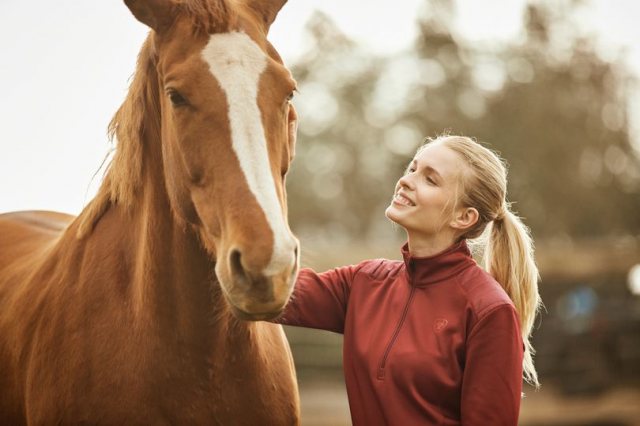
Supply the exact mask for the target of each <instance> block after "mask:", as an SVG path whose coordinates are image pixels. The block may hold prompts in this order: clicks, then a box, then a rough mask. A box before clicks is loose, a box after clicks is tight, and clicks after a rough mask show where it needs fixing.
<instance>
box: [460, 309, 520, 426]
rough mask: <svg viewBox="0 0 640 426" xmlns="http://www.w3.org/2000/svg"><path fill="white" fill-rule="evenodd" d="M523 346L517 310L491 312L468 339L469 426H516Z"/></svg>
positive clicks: (465, 416)
mask: <svg viewBox="0 0 640 426" xmlns="http://www.w3.org/2000/svg"><path fill="white" fill-rule="evenodd" d="M522 357H523V345H522V337H521V334H520V326H519V322H518V316H517V314H516V311H515V309H514V308H513V306H511V305H508V304H502V305H499V306H497V307H494V308H491V309H490V311H489V312H488V313H487V314H485V315H483V316H482V318H480V319H479V320H478V323H477V324H476V325H475V326H474V327H473V329H472V330H471V333H470V334H469V337H468V338H467V353H466V362H465V367H464V375H463V379H462V401H461V406H460V407H461V417H462V424H463V425H465V426H475V425H478V426H480V425H482V426H486V425H492V426H500V425H504V426H516V425H517V424H518V415H519V412H520V399H521V395H522V394H521V392H522Z"/></svg>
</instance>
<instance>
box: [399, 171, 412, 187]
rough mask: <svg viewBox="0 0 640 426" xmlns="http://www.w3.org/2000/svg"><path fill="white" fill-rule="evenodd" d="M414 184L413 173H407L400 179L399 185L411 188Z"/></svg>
mask: <svg viewBox="0 0 640 426" xmlns="http://www.w3.org/2000/svg"><path fill="white" fill-rule="evenodd" d="M412 185H413V181H412V179H411V173H407V174H405V175H404V176H402V177H401V178H400V179H398V186H399V187H400V188H409V189H411V188H412Z"/></svg>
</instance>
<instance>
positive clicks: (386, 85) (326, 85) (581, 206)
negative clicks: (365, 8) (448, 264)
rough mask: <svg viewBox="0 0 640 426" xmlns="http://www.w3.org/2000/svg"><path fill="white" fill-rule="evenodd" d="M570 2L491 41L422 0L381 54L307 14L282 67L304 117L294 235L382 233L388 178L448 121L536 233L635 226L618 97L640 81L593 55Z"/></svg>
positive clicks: (621, 231)
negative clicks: (475, 144)
mask: <svg viewBox="0 0 640 426" xmlns="http://www.w3.org/2000/svg"><path fill="white" fill-rule="evenodd" d="M560 3H561V4H562V5H561V7H559V6H560V5H559V4H560ZM573 3H575V2H572V1H559V2H554V3H553V7H550V6H549V5H548V4H545V3H539V2H537V3H535V4H531V5H529V7H528V9H527V12H526V16H525V21H524V22H523V25H524V28H525V33H524V34H525V35H524V37H523V38H522V39H521V40H518V41H516V42H513V43H512V44H509V45H500V46H495V47H493V48H491V49H488V48H486V47H478V46H474V45H470V44H468V43H465V42H464V41H463V40H459V39H457V38H456V37H455V36H454V35H453V34H451V32H449V29H450V28H452V27H453V25H452V19H453V13H454V10H453V8H452V6H451V2H449V1H444V0H438V1H431V2H429V5H430V6H429V7H427V8H425V9H424V10H425V13H423V15H422V16H419V17H418V25H419V28H420V34H419V37H418V39H417V40H416V41H415V46H414V48H413V49H411V50H409V51H406V52H401V53H398V54H396V55H393V56H387V57H374V56H372V55H370V54H368V53H367V52H366V51H363V50H362V48H361V47H359V46H358V45H357V44H355V43H353V42H351V41H350V40H349V39H348V38H347V37H346V36H345V35H344V34H343V33H342V32H341V31H340V29H339V28H338V27H336V25H335V24H334V23H333V22H331V20H330V19H329V18H328V17H327V16H325V15H322V14H317V15H315V16H314V17H313V19H312V20H310V22H309V23H308V27H307V29H308V32H309V34H310V35H311V37H312V40H313V43H312V44H311V47H310V48H309V51H308V53H307V54H306V55H304V56H303V57H302V58H301V60H300V61H299V62H298V63H296V64H295V65H294V66H293V67H292V71H293V74H294V76H295V78H296V79H297V81H298V85H299V92H300V93H299V95H298V96H297V98H296V100H295V105H296V107H297V108H298V110H299V114H300V116H301V121H300V129H299V143H298V147H297V157H296V161H295V162H294V166H293V169H292V172H291V174H290V176H289V179H288V189H289V194H290V197H291V198H290V212H291V213H290V215H291V220H292V224H293V226H294V228H295V229H296V231H297V232H298V233H299V234H301V235H303V236H305V235H312V236H313V237H314V238H325V239H327V240H329V241H331V242H333V243H336V242H337V243H340V242H342V241H346V240H351V239H353V238H364V239H366V240H369V241H379V240H381V239H385V238H388V237H390V236H391V235H393V232H394V231H393V228H392V227H391V226H390V225H389V223H388V222H387V221H386V219H385V218H384V214H383V212H384V209H385V207H386V206H387V205H388V203H389V201H390V197H391V193H392V191H393V187H394V184H395V181H396V180H397V178H398V177H399V176H400V175H401V174H402V172H403V169H404V168H405V167H406V164H407V163H408V161H409V160H410V158H411V157H412V155H413V154H414V153H415V150H416V148H417V147H418V146H419V145H420V144H421V143H422V141H423V139H424V138H425V137H433V136H437V135H438V134H441V133H442V132H446V131H450V132H452V133H457V134H464V135H468V136H472V137H476V138H477V139H478V140H479V141H482V142H485V143H486V144H487V145H488V146H490V147H491V148H493V149H495V150H497V151H499V152H500V153H501V154H502V156H503V157H504V158H505V159H506V160H507V161H508V163H509V165H510V176H509V198H510V200H512V201H515V205H514V208H515V209H516V210H517V211H518V212H519V213H520V214H521V215H522V216H524V217H525V220H526V223H527V224H528V225H529V226H530V227H531V229H532V231H533V234H534V237H536V238H542V239H558V238H563V239H567V238H569V239H575V238H585V237H588V238H597V237H605V236H606V237H612V236H616V237H620V236H628V235H638V234H640V215H639V214H637V212H638V211H640V197H639V196H638V195H639V194H640V167H639V165H640V161H639V157H638V152H639V150H638V148H635V149H634V145H633V144H632V141H631V138H630V135H629V132H628V129H629V126H628V124H629V120H630V117H629V108H628V102H627V100H628V99H627V95H628V94H629V93H630V89H631V88H632V87H633V86H634V85H636V84H637V82H636V80H635V78H634V76H633V75H632V74H631V73H630V71H629V70H628V69H627V67H626V66H625V64H624V62H622V61H615V60H614V61H613V62H612V61H608V60H605V59H602V58H600V57H599V56H598V54H597V52H596V49H595V47H594V46H595V45H594V40H593V39H588V38H582V37H579V36H577V35H576V34H578V32H577V31H572V28H571V25H572V24H571V21H570V20H568V19H566V18H567V16H566V15H567V14H570V13H571V8H572V4H573ZM489 25H490V23H489ZM390 30H391V29H381V31H390ZM319 231H320V232H319ZM319 235H321V236H322V237H319Z"/></svg>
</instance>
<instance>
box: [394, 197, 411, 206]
mask: <svg viewBox="0 0 640 426" xmlns="http://www.w3.org/2000/svg"><path fill="white" fill-rule="evenodd" d="M393 200H394V201H395V202H396V203H398V204H402V205H403V206H413V205H414V204H413V203H412V202H411V200H410V199H408V198H407V197H405V196H404V195H402V194H396V196H395V197H393Z"/></svg>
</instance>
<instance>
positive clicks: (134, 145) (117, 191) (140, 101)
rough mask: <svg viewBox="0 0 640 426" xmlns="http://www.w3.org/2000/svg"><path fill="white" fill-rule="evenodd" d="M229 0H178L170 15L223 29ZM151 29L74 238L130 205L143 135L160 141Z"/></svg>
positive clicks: (197, 26)
mask: <svg viewBox="0 0 640 426" xmlns="http://www.w3.org/2000/svg"><path fill="white" fill-rule="evenodd" d="M228 1H229V0H180V1H178V2H176V4H175V14H176V16H178V15H181V16H184V17H186V18H188V19H190V20H191V24H192V28H193V31H194V33H202V32H206V33H213V32H221V31H227V30H228V27H229V24H230V23H231V20H232V19H233V18H234V16H233V15H232V13H231V8H230V7H229V4H228ZM154 38H155V33H154V32H153V31H151V32H150V33H149V35H148V36H147V38H146V40H145V42H144V44H143V45H142V48H141V49H140V53H139V54H138V60H137V64H136V71H135V74H134V76H133V81H132V82H131V84H130V86H129V92H128V93H127V96H126V98H125V100H124V102H123V103H122V105H121V106H120V108H118V111H116V113H115V115H114V116H113V118H112V119H111V122H110V123H109V127H108V135H109V139H110V140H111V141H112V142H113V141H114V139H115V140H117V147H116V150H115V154H114V155H113V158H112V159H111V162H110V163H109V165H108V167H107V171H106V172H105V175H104V179H103V181H102V184H101V186H100V189H99V190H98V193H97V195H96V196H95V197H94V199H93V200H91V202H90V203H89V204H88V205H87V207H86V208H85V210H84V211H83V212H82V213H81V215H80V218H79V219H80V224H79V228H78V234H77V235H78V237H79V238H81V237H83V236H86V235H87V234H89V233H90V232H91V231H92V230H93V227H94V226H95V224H96V223H97V222H98V220H99V219H100V218H101V217H102V215H103V214H104V212H105V211H106V210H107V208H108V207H109V205H110V204H112V203H113V204H120V205H123V206H125V207H126V208H131V207H132V206H133V205H134V204H135V198H136V195H137V193H138V192H139V189H140V187H141V185H142V170H143V167H144V158H143V157H144V156H143V151H144V150H143V140H144V138H143V135H146V136H147V137H148V138H151V139H152V140H158V141H159V140H160V134H161V133H160V125H161V124H160V99H159V93H158V85H157V74H156V61H157V54H156V51H155V41H154Z"/></svg>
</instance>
